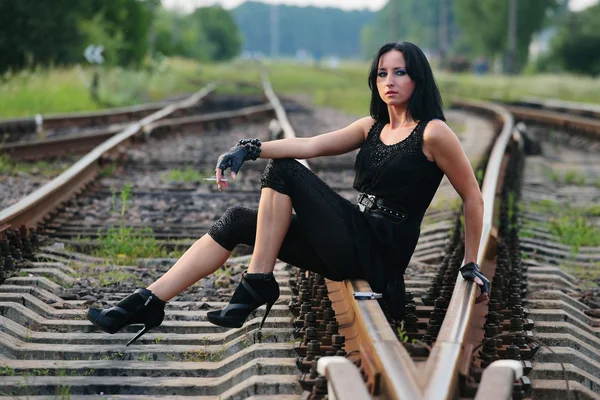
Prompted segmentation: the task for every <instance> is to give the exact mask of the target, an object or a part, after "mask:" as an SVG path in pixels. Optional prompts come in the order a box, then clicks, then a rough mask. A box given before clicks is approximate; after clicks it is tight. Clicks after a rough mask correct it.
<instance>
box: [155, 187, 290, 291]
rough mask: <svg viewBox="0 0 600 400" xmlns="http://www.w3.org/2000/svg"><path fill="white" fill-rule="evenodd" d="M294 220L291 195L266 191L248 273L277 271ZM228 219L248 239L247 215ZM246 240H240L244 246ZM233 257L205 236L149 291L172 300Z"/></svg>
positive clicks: (261, 204)
mask: <svg viewBox="0 0 600 400" xmlns="http://www.w3.org/2000/svg"><path fill="white" fill-rule="evenodd" d="M230 213H231V214H234V213H236V212H235V211H233V212H230ZM238 214H239V213H238ZM291 218H292V201H291V199H290V198H289V196H286V195H284V194H281V193H278V192H276V191H275V190H273V189H270V188H264V189H262V191H261V195H260V202H259V207H258V221H257V222H256V242H255V244H254V252H253V253H252V259H251V261H250V266H249V268H248V272H250V273H269V272H272V271H273V268H274V266H275V261H276V260H277V255H278V253H279V249H280V248H281V243H282V242H283V239H284V237H285V235H286V232H287V231H288V228H289V225H290V221H291ZM224 219H225V220H228V219H235V220H237V221H236V222H237V223H238V225H240V226H238V227H235V228H234V229H240V230H243V231H244V232H236V233H237V234H238V235H240V236H248V234H247V233H248V227H247V226H245V225H248V224H244V223H242V224H240V222H242V221H240V219H245V218H244V217H243V216H241V215H231V216H230V215H227V216H225V218H224ZM232 222H233V221H232ZM246 241H247V240H244V241H240V243H241V242H246ZM235 244H238V243H235ZM230 254H231V250H228V249H226V248H225V247H223V246H222V245H220V244H219V243H217V242H216V241H215V240H214V239H213V238H212V237H211V236H210V235H209V234H207V235H204V236H202V237H201V238H200V239H199V240H198V241H196V243H194V244H193V245H192V247H190V248H189V249H188V250H187V251H186V252H185V254H184V255H183V256H182V257H181V258H180V259H179V260H178V261H177V262H176V263H175V265H173V267H172V268H171V269H169V271H167V272H166V273H165V274H164V275H163V276H161V277H160V278H159V279H158V280H157V281H155V282H154V283H152V284H151V285H150V286H148V290H150V291H152V293H154V294H155V295H156V296H158V297H159V298H160V299H162V300H164V301H169V300H171V299H172V298H173V297H175V296H176V295H178V294H179V293H181V292H182V291H183V290H185V289H186V288H187V287H189V286H190V285H192V284H194V283H195V282H197V281H198V280H200V279H202V278H204V277H205V276H207V275H210V274H212V273H213V272H215V271H216V270H217V269H219V268H220V267H221V266H222V265H223V264H224V263H225V262H226V261H227V259H228V258H229V255H230Z"/></svg>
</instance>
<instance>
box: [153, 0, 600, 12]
mask: <svg viewBox="0 0 600 400" xmlns="http://www.w3.org/2000/svg"><path fill="white" fill-rule="evenodd" d="M260 1H262V2H263V3H273V4H290V5H297V6H322V7H338V8H343V9H346V10H352V9H354V10H355V9H364V8H368V9H370V10H374V11H375V10H379V9H380V8H381V7H383V5H384V4H385V3H386V2H387V0H260ZM598 1H599V0H570V7H571V9H572V10H581V9H584V8H586V7H589V6H590V5H593V4H596V3H598ZM243 2H244V0H162V3H163V5H164V6H165V7H167V8H176V9H179V10H181V11H191V10H193V9H195V8H197V7H202V6H207V5H211V4H215V3H219V4H221V5H223V7H225V8H233V7H235V6H237V5H239V4H240V3H243Z"/></svg>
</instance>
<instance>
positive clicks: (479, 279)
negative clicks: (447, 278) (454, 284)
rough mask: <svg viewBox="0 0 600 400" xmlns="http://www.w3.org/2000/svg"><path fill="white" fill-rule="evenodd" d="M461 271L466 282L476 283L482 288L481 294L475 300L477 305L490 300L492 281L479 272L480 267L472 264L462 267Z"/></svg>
mask: <svg viewBox="0 0 600 400" xmlns="http://www.w3.org/2000/svg"><path fill="white" fill-rule="evenodd" d="M459 271H460V273H461V275H462V277H463V278H464V279H465V280H467V281H471V282H475V283H476V284H477V285H478V286H479V287H480V288H481V294H480V295H479V297H477V298H476V299H475V304H479V303H482V302H484V301H486V300H487V299H488V298H489V287H490V281H489V279H488V278H486V277H485V275H484V274H483V273H482V272H481V271H480V270H479V265H477V264H475V263H474V262H470V263H468V264H465V265H463V266H462V267H460V270H459Z"/></svg>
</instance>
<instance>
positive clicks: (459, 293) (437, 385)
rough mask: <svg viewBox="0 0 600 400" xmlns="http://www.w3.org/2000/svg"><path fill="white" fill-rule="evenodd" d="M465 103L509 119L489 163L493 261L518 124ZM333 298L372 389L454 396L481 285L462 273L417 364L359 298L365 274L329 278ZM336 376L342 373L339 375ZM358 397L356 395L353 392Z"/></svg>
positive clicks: (486, 254)
mask: <svg viewBox="0 0 600 400" xmlns="http://www.w3.org/2000/svg"><path fill="white" fill-rule="evenodd" d="M460 106H461V107H463V108H470V109H477V110H478V111H481V110H482V109H483V110H485V111H486V112H487V113H492V114H494V115H496V117H497V118H499V119H501V120H502V122H503V129H502V132H501V133H500V135H499V136H498V138H497V140H496V143H495V145H494V148H493V151H492V155H491V156H490V159H489V163H488V166H487V170H486V174H485V178H484V183H483V189H482V192H483V196H484V200H485V208H484V224H483V232H482V238H481V242H480V252H479V257H478V262H479V263H480V264H481V265H484V264H490V263H493V259H494V258H495V229H494V226H493V214H494V202H495V197H496V189H497V187H498V184H499V178H498V176H499V173H500V166H501V163H502V159H503V156H504V152H505V149H506V145H507V144H508V142H509V140H510V137H511V133H512V130H513V124H514V121H513V118H512V116H511V115H510V113H508V112H507V111H506V110H505V109H503V108H502V107H499V106H496V105H493V104H489V103H486V104H483V103H469V102H460ZM327 288H328V291H329V298H330V299H331V302H332V305H333V308H334V309H335V312H336V318H337V320H338V321H339V323H340V333H341V334H343V335H344V336H346V351H347V352H353V351H355V350H357V351H359V352H360V353H361V363H362V368H363V372H364V373H365V375H367V387H368V388H369V389H370V392H371V393H373V394H375V395H379V396H381V397H382V398H387V399H431V400H433V399H435V400H439V399H450V398H453V397H454V396H455V394H456V389H457V382H458V377H459V372H460V367H461V362H462V361H463V360H462V357H463V355H464V351H465V342H466V336H467V331H468V328H469V323H470V319H471V315H472V312H473V308H474V298H475V293H476V290H475V289H476V287H475V285H474V284H473V283H472V282H467V281H465V280H464V279H463V278H462V277H461V276H460V275H459V276H457V280H456V286H455V288H454V292H453V295H452V300H451V302H450V305H449V308H448V311H447V314H446V318H445V319H444V322H443V324H442V327H441V330H440V333H439V335H438V338H437V341H436V342H435V343H434V346H433V349H432V350H431V354H430V355H429V357H428V359H427V361H426V362H425V363H424V364H420V365H416V364H415V362H414V361H413V360H412V359H411V356H410V355H409V354H408V352H407V351H406V349H405V348H404V346H403V345H402V344H401V343H400V342H399V340H398V338H397V336H396V335H395V333H394V332H393V330H392V328H391V327H390V325H389V323H388V321H387V319H386V317H385V315H384V313H383V311H382V309H381V308H380V306H379V304H378V303H377V302H374V301H356V300H355V299H354V296H353V294H354V292H357V291H371V288H370V287H369V285H368V283H367V282H365V281H362V280H353V281H346V282H344V283H339V282H331V281H327ZM333 379H336V378H335V377H333ZM347 398H352V397H347Z"/></svg>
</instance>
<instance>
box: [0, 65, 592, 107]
mask: <svg viewBox="0 0 600 400" xmlns="http://www.w3.org/2000/svg"><path fill="white" fill-rule="evenodd" d="M265 63H266V65H267V67H268V70H269V76H270V80H271V82H272V84H273V87H274V89H275V90H276V91H277V92H278V93H281V94H299V93H304V94H308V95H309V96H310V97H311V98H312V100H313V101H314V102H315V104H316V105H319V106H328V107H334V108H338V109H340V110H342V111H345V112H347V113H350V114H353V115H366V114H368V106H369V97H370V93H369V89H368V86H367V74H368V68H369V63H368V62H366V61H365V62H344V63H342V65H341V67H340V68H338V69H336V70H331V69H328V68H321V67H317V66H313V65H298V64H295V63H293V62H291V61H271V60H267V61H265ZM158 71H159V72H156V73H154V74H151V73H150V72H148V71H143V70H142V71H134V70H124V69H121V68H113V69H111V70H103V71H102V73H101V78H100V97H101V99H103V101H104V102H105V103H107V104H110V105H113V106H120V105H128V104H137V103H141V102H148V101H156V100H157V99H161V98H164V97H165V96H170V95H173V94H180V93H189V92H192V91H194V90H197V89H198V88H199V87H200V85H201V84H204V83H206V82H214V81H225V82H227V77H230V76H235V77H236V78H235V79H236V80H241V81H246V82H254V83H257V82H260V80H259V77H260V72H259V69H258V68H257V67H255V66H252V65H250V66H249V62H248V61H245V60H236V61H234V62H229V63H224V64H199V63H197V62H195V61H192V60H185V59H180V58H172V59H167V60H165V63H164V65H163V66H162V67H161V68H159V69H158ZM92 72H93V70H92V68H81V67H72V68H52V69H38V70H35V71H33V72H20V73H16V74H13V75H12V76H5V78H6V79H5V81H4V83H2V84H0V117H18V116H29V115H34V114H36V113H44V114H46V113H57V112H72V111H82V110H93V109H98V108H100V107H102V105H100V104H97V103H94V102H93V101H92V99H91V97H90V93H89V90H88V86H87V85H88V84H89V80H90V79H91V76H92ZM435 76H436V81H437V83H438V85H439V87H440V91H441V92H442V96H443V97H444V101H445V102H446V104H447V105H448V104H449V103H450V102H451V101H452V99H453V98H454V97H455V96H461V97H469V98H474V99H484V100H498V101H514V100H519V99H523V98H528V97H541V98H553V99H561V100H569V101H580V102H589V103H600V94H599V93H600V79H598V78H596V79H594V78H588V77H582V76H575V75H522V76H502V75H487V76H475V75H472V74H452V73H447V72H436V73H435ZM190 82H193V83H190ZM223 91H225V92H227V91H229V92H234V91H235V92H236V93H238V92H239V89H236V88H234V87H233V86H229V87H228V88H227V87H226V88H224V89H223Z"/></svg>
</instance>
